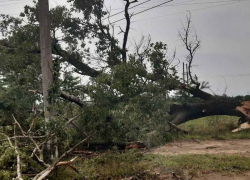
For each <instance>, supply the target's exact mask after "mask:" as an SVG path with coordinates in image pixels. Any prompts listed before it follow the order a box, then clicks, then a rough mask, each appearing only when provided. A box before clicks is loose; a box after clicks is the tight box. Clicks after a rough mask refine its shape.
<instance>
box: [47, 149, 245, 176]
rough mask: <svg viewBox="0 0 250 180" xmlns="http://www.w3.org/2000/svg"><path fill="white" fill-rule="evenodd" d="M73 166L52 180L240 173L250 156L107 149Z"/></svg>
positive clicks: (60, 170) (63, 170) (60, 172)
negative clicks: (166, 153) (144, 152)
mask: <svg viewBox="0 0 250 180" xmlns="http://www.w3.org/2000/svg"><path fill="white" fill-rule="evenodd" d="M74 166H76V167H77V169H78V170H80V174H76V173H75V172H73V171H72V170H71V169H69V168H60V169H59V171H58V172H57V173H58V178H56V172H54V173H53V174H52V177H50V179H52V180H59V179H64V180H72V179H74V180H101V179H102V180H112V179H124V178H128V179H129V178H131V179H145V180H146V179H148V180H153V179H158V177H157V176H156V175H155V173H154V172H155V170H156V169H157V170H159V169H160V172H161V174H171V172H175V173H177V174H179V175H183V174H184V173H188V175H195V176H199V175H201V174H203V173H208V172H218V173H226V174H228V175H230V174H231V173H241V172H244V171H247V170H250V157H243V156H237V155H179V156H161V155H151V154H146V155H143V154H141V153H140V152H138V151H134V150H130V151H126V152H125V153H120V152H118V151H115V152H111V151H110V152H107V153H105V154H101V155H99V156H98V157H95V158H91V159H80V158H79V159H78V161H77V162H75V164H74Z"/></svg>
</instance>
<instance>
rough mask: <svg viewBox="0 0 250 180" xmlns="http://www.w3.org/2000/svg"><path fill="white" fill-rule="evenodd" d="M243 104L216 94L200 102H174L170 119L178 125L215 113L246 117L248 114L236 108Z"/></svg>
mask: <svg viewBox="0 0 250 180" xmlns="http://www.w3.org/2000/svg"><path fill="white" fill-rule="evenodd" d="M241 105H242V104H241V101H240V100H238V99H235V98H232V97H223V96H216V97H214V98H212V99H210V100H205V101H203V102H199V103H186V104H182V105H178V104H173V105H172V106H171V107H170V112H169V114H170V121H171V122H172V123H173V124H175V125H178V124H181V123H185V122H187V121H189V120H193V119H198V118H201V117H207V116H214V115H229V116H238V117H240V118H242V119H244V117H246V116H245V115H244V114H243V113H241V112H240V111H238V110H236V108H237V107H238V106H241Z"/></svg>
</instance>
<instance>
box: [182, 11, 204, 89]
mask: <svg viewBox="0 0 250 180" xmlns="http://www.w3.org/2000/svg"><path fill="white" fill-rule="evenodd" d="M194 31H195V30H194ZM191 33H192V29H191V14H190V12H189V15H187V25H186V27H185V26H184V25H183V32H179V35H178V36H179V37H180V39H181V40H182V42H183V43H184V46H185V48H186V50H187V51H188V53H189V55H187V56H186V60H187V62H188V76H189V78H190V81H191V83H192V84H194V85H196V88H197V89H198V88H199V87H200V83H199V82H198V78H197V76H193V75H192V73H191V68H192V63H193V60H194V55H195V53H196V51H197V50H198V49H199V48H200V44H201V42H200V40H199V39H198V36H197V34H196V31H195V35H194V36H193V38H192V39H190V36H191ZM194 77H195V78H194Z"/></svg>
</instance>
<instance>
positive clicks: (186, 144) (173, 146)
mask: <svg viewBox="0 0 250 180" xmlns="http://www.w3.org/2000/svg"><path fill="white" fill-rule="evenodd" d="M150 153H152V154H160V155H181V154H237V155H243V156H250V139H235V140H206V141H196V140H195V141H194V140H193V141H177V142H170V143H167V144H165V145H164V146H161V147H157V148H155V149H152V150H150Z"/></svg>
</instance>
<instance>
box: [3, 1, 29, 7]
mask: <svg viewBox="0 0 250 180" xmlns="http://www.w3.org/2000/svg"><path fill="white" fill-rule="evenodd" d="M23 2H31V1H30V0H25V1H18V2H16V3H10V4H1V5H0V7H2V6H9V5H13V4H20V3H23Z"/></svg>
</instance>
